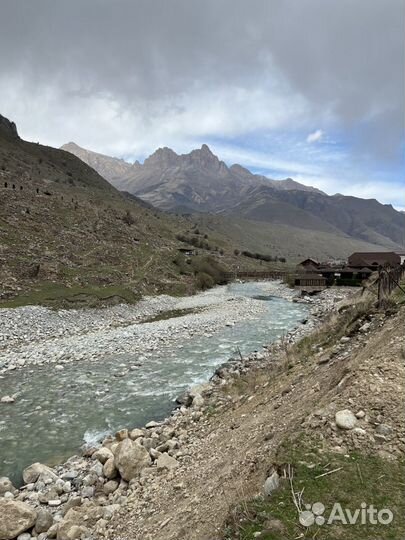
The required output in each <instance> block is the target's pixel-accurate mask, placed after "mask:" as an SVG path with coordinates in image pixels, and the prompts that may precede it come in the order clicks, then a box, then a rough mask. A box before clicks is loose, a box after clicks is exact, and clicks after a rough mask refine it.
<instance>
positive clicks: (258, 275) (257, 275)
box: [224, 270, 287, 281]
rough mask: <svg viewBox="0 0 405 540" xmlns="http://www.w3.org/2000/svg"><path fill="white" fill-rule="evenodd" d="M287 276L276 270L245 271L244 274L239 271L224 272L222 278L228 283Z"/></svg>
mask: <svg viewBox="0 0 405 540" xmlns="http://www.w3.org/2000/svg"><path fill="white" fill-rule="evenodd" d="M286 274H287V272H283V271H277V270H274V271H267V272H266V271H263V272H261V271H257V272H256V271H251V272H249V271H246V272H243V271H242V272H241V271H236V272H225V273H224V278H225V279H226V280H227V281H230V280H232V279H249V278H250V279H257V280H260V279H282V278H283V277H284V276H285V275H286Z"/></svg>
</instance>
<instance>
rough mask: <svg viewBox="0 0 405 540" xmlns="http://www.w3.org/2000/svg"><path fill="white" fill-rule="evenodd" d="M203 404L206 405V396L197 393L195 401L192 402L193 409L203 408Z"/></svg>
mask: <svg viewBox="0 0 405 540" xmlns="http://www.w3.org/2000/svg"><path fill="white" fill-rule="evenodd" d="M203 405H204V398H203V397H202V395H201V394H196V395H195V396H194V397H193V403H192V407H193V409H201V407H202V406H203Z"/></svg>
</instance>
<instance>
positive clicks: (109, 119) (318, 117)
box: [0, 0, 405, 209]
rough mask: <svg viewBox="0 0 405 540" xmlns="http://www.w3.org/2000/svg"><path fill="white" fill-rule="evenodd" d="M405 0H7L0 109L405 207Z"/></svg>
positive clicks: (73, 135)
mask: <svg viewBox="0 0 405 540" xmlns="http://www.w3.org/2000/svg"><path fill="white" fill-rule="evenodd" d="M404 27H405V0H204V1H202V2H201V1H200V2H197V1H193V0H114V1H111V0H57V1H55V0H35V1H26V0H1V1H0V114H2V115H4V116H6V117H8V118H9V119H10V120H13V121H15V122H16V124H17V127H18V130H19V133H20V136H22V137H23V138H25V139H27V140H32V141H39V142H41V143H43V144H49V145H51V146H61V145H62V144H64V143H66V142H69V141H74V142H76V143H77V144H79V145H80V146H83V147H85V148H88V149H90V150H94V151H97V152H101V153H104V154H107V155H113V156H117V157H122V158H124V159H127V160H129V161H134V160H135V159H139V160H140V161H142V160H143V159H144V158H145V157H147V156H148V155H149V154H151V153H152V152H153V151H154V150H155V149H156V148H158V147H161V146H169V147H171V148H173V149H174V150H175V151H176V152H178V153H185V152H189V151H190V150H192V149H193V148H196V147H199V146H201V144H203V143H206V144H208V145H209V146H210V148H211V149H212V150H213V151H214V152H215V153H216V154H217V155H218V156H219V158H220V159H223V160H224V161H225V162H226V163H228V164H232V163H239V164H241V165H243V166H245V167H247V168H248V169H250V170H252V171H253V172H257V173H260V174H264V175H266V176H269V177H271V178H275V179H282V178H286V177H292V178H294V179H295V180H297V181H299V182H302V183H304V184H308V185H313V186H315V187H318V188H319V189H322V190H323V191H325V192H326V193H329V194H333V193H343V194H347V195H355V196H359V197H364V198H376V199H378V200H379V201H381V202H383V203H385V204H393V205H394V206H395V207H396V208H398V209H404V207H405V200H404V194H405V193H404V191H405V190H404V173H405V152H404V151H405V135H404V119H405V110H404V96H405V88H404V84H405V76H404V66H405V47H404V36H405V28H404Z"/></svg>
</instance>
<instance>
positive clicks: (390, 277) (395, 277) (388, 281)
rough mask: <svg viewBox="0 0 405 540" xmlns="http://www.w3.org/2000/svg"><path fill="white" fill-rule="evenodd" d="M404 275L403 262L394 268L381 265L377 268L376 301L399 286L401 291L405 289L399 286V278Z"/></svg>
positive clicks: (385, 296) (379, 301) (386, 296)
mask: <svg viewBox="0 0 405 540" xmlns="http://www.w3.org/2000/svg"><path fill="white" fill-rule="evenodd" d="M404 275H405V264H402V265H401V266H397V267H396V268H389V269H388V268H384V267H383V266H381V267H380V268H379V270H378V303H379V304H380V305H381V303H382V302H383V301H384V299H385V298H388V296H390V294H391V293H392V292H393V291H394V290H395V289H396V288H397V287H399V288H400V289H401V290H402V291H404V292H405V290H404V289H403V288H402V287H401V284H400V283H401V279H402V278H403V276H404Z"/></svg>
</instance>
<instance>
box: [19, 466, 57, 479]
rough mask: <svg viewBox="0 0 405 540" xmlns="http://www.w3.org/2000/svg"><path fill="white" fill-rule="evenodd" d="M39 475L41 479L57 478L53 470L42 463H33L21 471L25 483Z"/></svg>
mask: <svg viewBox="0 0 405 540" xmlns="http://www.w3.org/2000/svg"><path fill="white" fill-rule="evenodd" d="M39 477H41V480H42V481H45V480H48V479H50V480H52V481H56V480H57V479H58V476H57V475H56V474H55V473H54V472H53V470H52V469H50V468H49V467H47V466H46V465H43V464H42V463H33V464H32V465H30V466H29V467H27V468H26V469H24V471H23V480H24V483H25V484H31V483H34V482H36V481H37V480H38V478H39Z"/></svg>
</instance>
